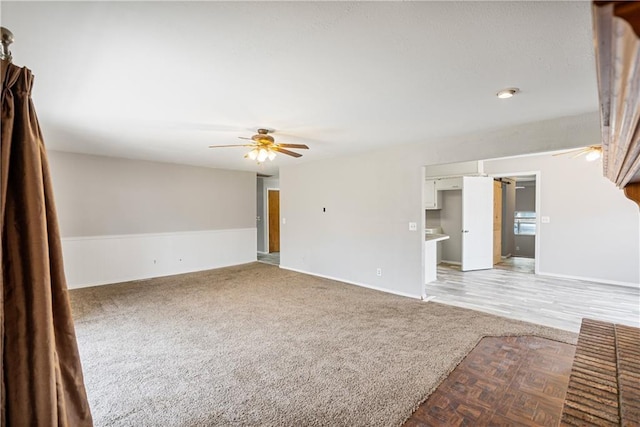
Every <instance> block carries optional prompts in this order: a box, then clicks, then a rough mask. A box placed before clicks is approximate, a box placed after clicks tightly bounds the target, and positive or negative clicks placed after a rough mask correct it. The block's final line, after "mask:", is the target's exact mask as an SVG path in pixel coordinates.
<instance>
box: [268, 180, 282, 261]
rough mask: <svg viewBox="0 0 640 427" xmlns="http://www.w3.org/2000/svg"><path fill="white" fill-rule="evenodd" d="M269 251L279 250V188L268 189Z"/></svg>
mask: <svg viewBox="0 0 640 427" xmlns="http://www.w3.org/2000/svg"><path fill="white" fill-rule="evenodd" d="M268 204H269V252H280V190H269V197H268Z"/></svg>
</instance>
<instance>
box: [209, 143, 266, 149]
mask: <svg viewBox="0 0 640 427" xmlns="http://www.w3.org/2000/svg"><path fill="white" fill-rule="evenodd" d="M254 145H255V144H233V145H210V146H209V148H226V147H253V146H254Z"/></svg>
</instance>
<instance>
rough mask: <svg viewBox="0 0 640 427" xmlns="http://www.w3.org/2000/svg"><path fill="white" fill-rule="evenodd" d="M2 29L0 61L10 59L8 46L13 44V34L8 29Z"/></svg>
mask: <svg viewBox="0 0 640 427" xmlns="http://www.w3.org/2000/svg"><path fill="white" fill-rule="evenodd" d="M0 28H1V29H2V40H0V59H9V60H10V59H11V51H10V50H9V45H10V44H11V43H13V33H12V32H11V31H9V29H8V28H5V27H0Z"/></svg>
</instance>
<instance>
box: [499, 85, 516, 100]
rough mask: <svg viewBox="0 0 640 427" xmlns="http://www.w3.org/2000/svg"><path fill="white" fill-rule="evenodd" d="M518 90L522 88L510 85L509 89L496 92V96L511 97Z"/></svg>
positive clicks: (501, 97)
mask: <svg viewBox="0 0 640 427" xmlns="http://www.w3.org/2000/svg"><path fill="white" fill-rule="evenodd" d="M518 92H520V89H518V88H517V87H510V88H507V89H502V90H501V91H499V92H498V93H496V96H497V97H498V98H500V99H509V98H511V97H512V96H513V95H515V94H516V93H518Z"/></svg>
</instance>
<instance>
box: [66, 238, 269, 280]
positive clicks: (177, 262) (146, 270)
mask: <svg viewBox="0 0 640 427" xmlns="http://www.w3.org/2000/svg"><path fill="white" fill-rule="evenodd" d="M256 244H257V241H256V229H255V228H239V229H226V230H204V231H189V232H177V233H149V234H127V235H110V236H90V237H67V238H63V239H62V251H63V256H64V267H65V274H66V277H67V286H68V287H69V288H70V289H74V288H83V287H87V286H96V285H105V284H109V283H119V282H127V281H131V280H139V279H148V278H151V277H161V276H170V275H174V274H181V273H189V272H193V271H201V270H209V269H212V268H220V267H228V266H231V265H238V264H245V263H248V262H253V261H256V259H257V256H256Z"/></svg>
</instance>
